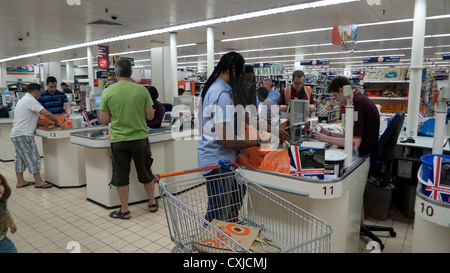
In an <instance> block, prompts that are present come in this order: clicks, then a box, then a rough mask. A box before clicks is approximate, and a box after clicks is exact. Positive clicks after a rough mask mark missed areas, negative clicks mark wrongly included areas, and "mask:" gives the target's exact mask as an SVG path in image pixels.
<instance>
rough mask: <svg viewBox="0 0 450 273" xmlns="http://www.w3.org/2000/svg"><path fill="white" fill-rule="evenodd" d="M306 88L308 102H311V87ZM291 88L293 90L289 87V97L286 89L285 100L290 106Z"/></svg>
mask: <svg viewBox="0 0 450 273" xmlns="http://www.w3.org/2000/svg"><path fill="white" fill-rule="evenodd" d="M304 87H305V91H306V97H307V98H308V101H309V100H310V99H309V98H310V96H311V93H312V90H311V86H304ZM291 88H292V85H289V96H287V94H286V93H287V91H286V87H285V88H284V100H285V102H286V104H289V101H290V100H291Z"/></svg>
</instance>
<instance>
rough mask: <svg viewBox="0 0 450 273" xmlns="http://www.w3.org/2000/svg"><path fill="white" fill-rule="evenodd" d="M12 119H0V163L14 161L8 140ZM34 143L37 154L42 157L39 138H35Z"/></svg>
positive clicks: (41, 144)
mask: <svg viewBox="0 0 450 273" xmlns="http://www.w3.org/2000/svg"><path fill="white" fill-rule="evenodd" d="M13 121H14V119H13V118H10V117H8V118H0V143H1V145H0V161H3V162H7V161H14V144H13V143H12V141H11V139H10V138H9V136H10V134H11V130H12V126H13ZM34 141H35V142H36V146H37V148H38V151H39V154H40V155H41V156H42V155H43V143H42V139H41V138H40V137H35V138H34Z"/></svg>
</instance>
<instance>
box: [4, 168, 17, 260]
mask: <svg viewBox="0 0 450 273" xmlns="http://www.w3.org/2000/svg"><path fill="white" fill-rule="evenodd" d="M10 195H11V188H10V187H9V186H8V184H7V183H6V179H5V177H4V176H3V175H1V174H0V253H17V249H16V246H15V245H14V243H13V242H12V241H11V240H10V239H9V238H8V237H6V233H7V232H8V228H11V233H12V234H14V233H16V231H17V227H16V225H15V224H14V221H13V219H12V217H11V214H10V213H9V211H8V209H7V206H6V202H7V200H8V198H9V196H10Z"/></svg>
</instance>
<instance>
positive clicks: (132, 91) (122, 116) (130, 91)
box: [100, 81, 153, 143]
mask: <svg viewBox="0 0 450 273" xmlns="http://www.w3.org/2000/svg"><path fill="white" fill-rule="evenodd" d="M152 105H153V101H152V98H151V97H150V93H149V92H148V90H147V88H145V87H144V86H142V85H139V84H137V83H134V82H130V81H120V82H117V83H115V84H113V85H111V86H110V87H108V88H106V89H105V90H103V92H102V97H101V100H100V110H102V111H108V112H109V114H110V115H111V138H110V141H111V143H113V142H119V141H131V140H139V139H144V138H146V137H148V129H147V123H146V117H145V108H146V107H150V106H152Z"/></svg>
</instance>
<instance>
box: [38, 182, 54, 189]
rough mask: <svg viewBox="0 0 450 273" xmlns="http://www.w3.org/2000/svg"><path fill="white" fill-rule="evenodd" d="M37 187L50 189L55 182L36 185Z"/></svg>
mask: <svg viewBox="0 0 450 273" xmlns="http://www.w3.org/2000/svg"><path fill="white" fill-rule="evenodd" d="M34 187H35V188H36V189H49V188H51V187H53V184H49V183H47V184H44V185H40V186H34Z"/></svg>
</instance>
